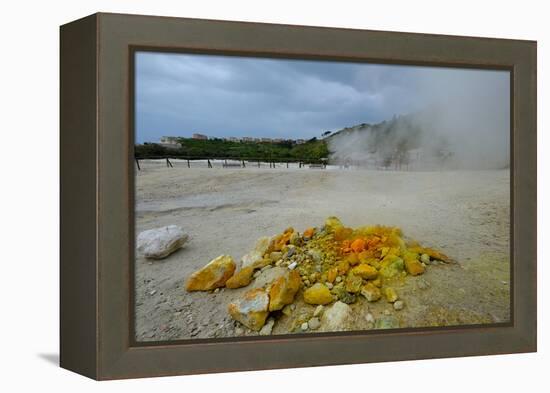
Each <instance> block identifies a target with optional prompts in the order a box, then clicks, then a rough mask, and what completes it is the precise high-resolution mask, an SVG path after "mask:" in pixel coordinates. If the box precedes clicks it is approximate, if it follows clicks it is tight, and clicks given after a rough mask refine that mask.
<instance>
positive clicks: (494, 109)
mask: <svg viewBox="0 0 550 393" xmlns="http://www.w3.org/2000/svg"><path fill="white" fill-rule="evenodd" d="M428 70H429V71H428ZM509 78H510V74H509V72H507V71H489V70H487V71H484V70H467V69H457V70H452V72H449V70H448V69H437V68H431V69H427V71H426V72H423V73H422V74H421V77H419V78H418V80H417V81H415V84H416V93H415V94H416V96H417V99H418V102H419V103H420V105H419V107H421V109H420V110H418V111H414V112H412V113H408V114H399V115H397V116H395V117H394V118H393V119H391V120H387V121H384V122H382V123H378V124H375V125H369V124H362V125H356V126H353V127H349V128H346V129H344V130H341V131H340V132H338V133H336V134H335V135H334V136H333V137H331V138H329V150H330V151H331V161H332V162H336V163H338V164H341V165H348V164H349V165H358V166H366V167H372V168H374V167H376V168H393V169H401V170H405V169H408V170H432V169H500V168H505V167H507V166H509V164H510V154H509V153H510V79H509ZM388 105H391V103H388ZM366 117H367V116H366Z"/></svg>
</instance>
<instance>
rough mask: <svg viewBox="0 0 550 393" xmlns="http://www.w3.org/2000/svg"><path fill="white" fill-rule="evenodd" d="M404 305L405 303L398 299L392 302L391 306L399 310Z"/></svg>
mask: <svg viewBox="0 0 550 393" xmlns="http://www.w3.org/2000/svg"><path fill="white" fill-rule="evenodd" d="M404 305H405V304H404V303H403V301H402V300H398V301H396V302H395V303H393V308H394V309H396V310H398V311H399V310H402V309H403V306H404Z"/></svg>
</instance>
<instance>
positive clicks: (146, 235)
mask: <svg viewBox="0 0 550 393" xmlns="http://www.w3.org/2000/svg"><path fill="white" fill-rule="evenodd" d="M187 239H189V236H188V235H187V234H185V233H183V230H182V229H181V228H180V227H179V226H177V225H168V226H166V227H162V228H155V229H149V230H147V231H143V232H141V233H140V234H139V235H138V238H137V250H138V251H139V252H140V253H141V254H142V255H143V256H145V257H146V258H152V259H162V258H166V257H167V256H168V255H170V254H172V253H173V252H174V251H176V250H177V249H179V248H181V247H182V246H183V245H184V244H185V242H186V241H187Z"/></svg>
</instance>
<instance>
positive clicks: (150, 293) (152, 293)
mask: <svg viewBox="0 0 550 393" xmlns="http://www.w3.org/2000/svg"><path fill="white" fill-rule="evenodd" d="M155 293H157V290H156V289H153V290H152V291H151V292H149V295H151V296H153V295H154V294H155Z"/></svg>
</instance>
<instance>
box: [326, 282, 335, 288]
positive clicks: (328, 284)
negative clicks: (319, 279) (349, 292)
mask: <svg viewBox="0 0 550 393" xmlns="http://www.w3.org/2000/svg"><path fill="white" fill-rule="evenodd" d="M325 285H326V286H327V288H328V289H332V288H334V285H332V283H330V282H328V281H327V282H326V283H325Z"/></svg>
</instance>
